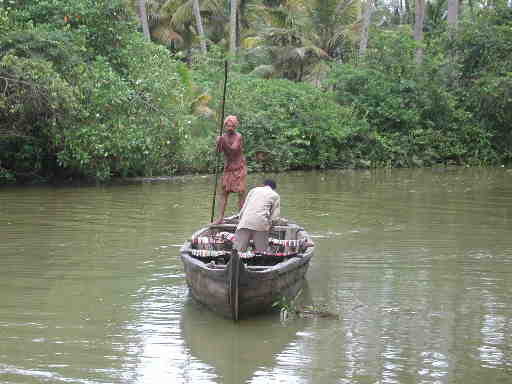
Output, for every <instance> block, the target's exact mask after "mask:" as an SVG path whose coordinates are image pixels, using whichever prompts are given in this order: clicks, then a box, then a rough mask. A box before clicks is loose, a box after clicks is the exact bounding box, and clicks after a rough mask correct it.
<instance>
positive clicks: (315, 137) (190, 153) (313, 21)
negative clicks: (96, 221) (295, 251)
mask: <svg viewBox="0 0 512 384" xmlns="http://www.w3.org/2000/svg"><path fill="white" fill-rule="evenodd" d="M450 2H451V0H449V1H448V3H450ZM192 3H193V2H185V1H183V2H170V1H168V0H146V1H145V4H146V8H147V14H148V27H149V29H150V32H151V36H150V37H151V39H152V40H153V42H151V41H148V40H147V39H146V38H144V36H143V35H142V28H141V27H140V23H139V20H140V16H139V15H138V13H137V10H138V9H139V8H138V7H137V6H138V5H139V4H140V1H139V0H137V1H136V0H95V1H93V0H44V1H37V2H34V1H29V0H13V1H7V0H0V183H9V182H23V181H25V182H42V181H48V180H51V179H65V180H69V179H74V178H90V179H93V180H100V181H106V180H109V179H111V178H113V177H119V176H123V177H129V176H152V175H172V174H176V173H191V172H209V171H211V170H212V167H213V164H214V160H215V154H214V153H213V145H212V143H213V142H214V137H215V136H216V135H217V134H218V132H219V125H220V124H219V120H220V116H219V111H220V110H221V102H220V101H221V99H222V81H223V69H224V60H226V59H229V60H230V63H231V65H230V76H229V83H228V97H227V100H226V113H232V114H236V115H238V116H239V119H240V121H241V126H240V131H241V132H242V134H243V135H244V138H245V151H246V155H247V157H248V159H249V161H248V164H249V167H250V169H251V170H252V171H264V170H272V171H277V170H280V171H282V170H290V169H312V168H333V167H412V166H433V165H437V164H451V163H454V164H460V165H492V164H502V163H504V162H508V161H510V160H511V158H512V133H511V130H510V121H511V120H512V95H511V89H512V10H511V8H510V7H508V6H507V5H506V4H505V3H504V2H500V1H496V2H493V3H492V4H491V3H482V4H479V6H478V7H476V6H475V4H474V3H473V2H471V3H468V4H465V7H464V8H463V12H460V14H459V15H458V16H459V23H458V26H457V29H456V30H455V29H454V27H453V26H452V25H449V24H448V22H447V20H446V19H445V14H446V12H445V11H446V9H447V6H448V5H447V2H446V1H431V2H429V3H428V6H427V8H426V13H425V17H426V20H425V23H424V24H423V32H424V34H425V38H424V40H422V41H420V40H418V39H415V38H413V33H412V30H413V25H412V23H414V12H417V11H418V10H415V9H414V7H413V6H412V5H411V6H409V2H408V1H405V2H404V3H403V5H404V7H403V8H402V3H401V5H400V6H399V7H395V8H393V6H388V5H380V6H378V7H377V8H376V10H375V11H374V12H373V13H372V15H373V16H372V18H371V20H370V21H371V24H370V26H369V28H363V27H364V26H363V25H362V23H363V22H364V20H363V21H362V20H360V19H359V17H358V14H359V12H360V10H361V9H362V8H363V7H364V6H365V4H370V5H372V4H373V3H372V2H366V3H361V2H360V1H345V2H344V1H334V0H308V1H304V0H299V1H290V0H265V1H263V2H259V3H258V2H254V1H251V0H247V1H242V2H240V5H239V16H238V19H237V20H238V22H237V26H236V31H235V32H236V42H237V44H238V52H237V56H236V57H231V56H229V55H228V54H227V51H228V40H229V39H228V37H229V32H230V28H233V26H232V25H231V26H230V25H229V24H228V21H229V7H226V6H225V4H224V3H219V2H217V1H213V0H204V1H201V2H200V3H199V9H200V14H199V15H197V13H196V15H195V16H196V17H195V18H194V15H193V9H192V8H193V7H192ZM448 11H449V12H452V11H450V9H448ZM197 16H199V17H200V18H202V22H203V24H204V35H205V37H206V41H207V46H208V53H207V54H206V55H204V54H203V53H201V50H200V49H199V47H200V44H199V43H200V39H199V35H198V31H197V30H196V27H195V25H196V21H197ZM452 16H453V15H452ZM232 20H234V19H232ZM452 20H453V17H452ZM362 30H366V31H369V32H368V36H369V37H368V45H367V47H366V46H365V47H364V48H365V49H364V50H363V49H361V46H359V44H360V40H361V41H362V40H363V37H362V35H361V33H362V32H361V31H362ZM231 44H232V43H231ZM419 48H421V49H422V60H421V64H420V63H419V61H418V55H417V53H418V49H419Z"/></svg>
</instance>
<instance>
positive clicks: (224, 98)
mask: <svg viewBox="0 0 512 384" xmlns="http://www.w3.org/2000/svg"><path fill="white" fill-rule="evenodd" d="M227 83H228V61H227V60H225V61H224V90H223V93H222V112H221V115H220V121H219V125H220V128H219V136H221V135H222V129H223V128H224V110H225V106H226V88H227ZM218 169H219V151H218V150H217V146H215V187H214V189H213V201H212V215H211V219H210V222H213V218H214V217H215V200H216V199H217V174H218Z"/></svg>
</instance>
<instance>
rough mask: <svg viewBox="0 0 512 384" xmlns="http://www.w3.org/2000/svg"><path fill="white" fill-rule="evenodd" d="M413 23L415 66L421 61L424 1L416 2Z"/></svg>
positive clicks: (417, 0) (418, 0)
mask: <svg viewBox="0 0 512 384" xmlns="http://www.w3.org/2000/svg"><path fill="white" fill-rule="evenodd" d="M414 11H415V18H414V19H415V22H414V40H416V41H417V42H418V45H419V46H418V48H416V64H421V62H422V61H423V47H422V46H421V44H422V43H423V20H424V19H425V0H416V9H415V10H414Z"/></svg>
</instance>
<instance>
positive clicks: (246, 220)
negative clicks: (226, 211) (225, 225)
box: [235, 180, 281, 252]
mask: <svg viewBox="0 0 512 384" xmlns="http://www.w3.org/2000/svg"><path fill="white" fill-rule="evenodd" d="M275 189H276V183H275V181H274V180H265V181H264V182H263V186H261V187H256V188H253V189H251V190H250V191H249V194H248V195H247V198H246V199H245V203H244V205H243V207H242V209H241V210H240V221H239V224H238V226H237V227H236V233H235V235H236V239H235V248H236V249H237V250H238V251H242V252H243V251H245V250H246V249H247V247H248V246H249V241H250V240H253V242H254V246H255V250H256V252H264V251H266V250H267V248H268V237H269V232H270V227H271V226H272V222H273V221H276V220H277V219H279V214H280V211H281V199H280V197H279V195H278V193H277V192H276V191H275Z"/></svg>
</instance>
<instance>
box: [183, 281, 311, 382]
mask: <svg viewBox="0 0 512 384" xmlns="http://www.w3.org/2000/svg"><path fill="white" fill-rule="evenodd" d="M308 297H309V289H308V286H307V284H306V285H305V286H304V288H303V291H302V293H301V295H300V297H299V298H298V299H297V300H298V302H305V301H306V300H307V299H308ZM180 323H181V324H180V325H181V332H182V336H183V340H184V341H185V343H186V346H187V347H188V348H189V350H190V354H191V355H192V356H193V357H194V358H196V359H198V360H200V361H201V362H203V363H206V364H208V365H210V366H212V367H213V368H214V369H215V373H216V375H217V377H218V380H217V381H218V382H219V383H223V384H231V383H233V384H234V383H236V384H239V383H247V382H250V381H251V378H253V377H254V376H255V375H257V374H258V372H259V373H261V372H262V371H268V370H270V369H271V368H273V367H274V366H275V365H276V364H277V358H278V355H279V354H280V353H281V352H283V351H284V350H285V349H286V348H287V347H288V346H290V345H291V344H292V343H294V342H295V341H296V340H297V338H298V337H299V336H298V333H299V332H301V331H303V329H304V328H305V326H306V324H307V320H304V319H300V318H297V319H292V320H289V321H287V322H284V323H283V322H281V321H280V316H279V313H271V314H266V315H258V316H253V317H251V318H248V319H244V320H243V321H239V322H233V321H230V320H227V319H225V318H222V317H219V316H217V315H216V314H215V313H214V312H212V311H210V310H209V309H208V308H206V307H205V306H204V305H201V304H200V303H197V301H195V300H194V299H193V298H192V296H191V295H190V294H189V295H188V298H187V300H186V302H185V304H184V308H183V313H182V317H181V322H180Z"/></svg>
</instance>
